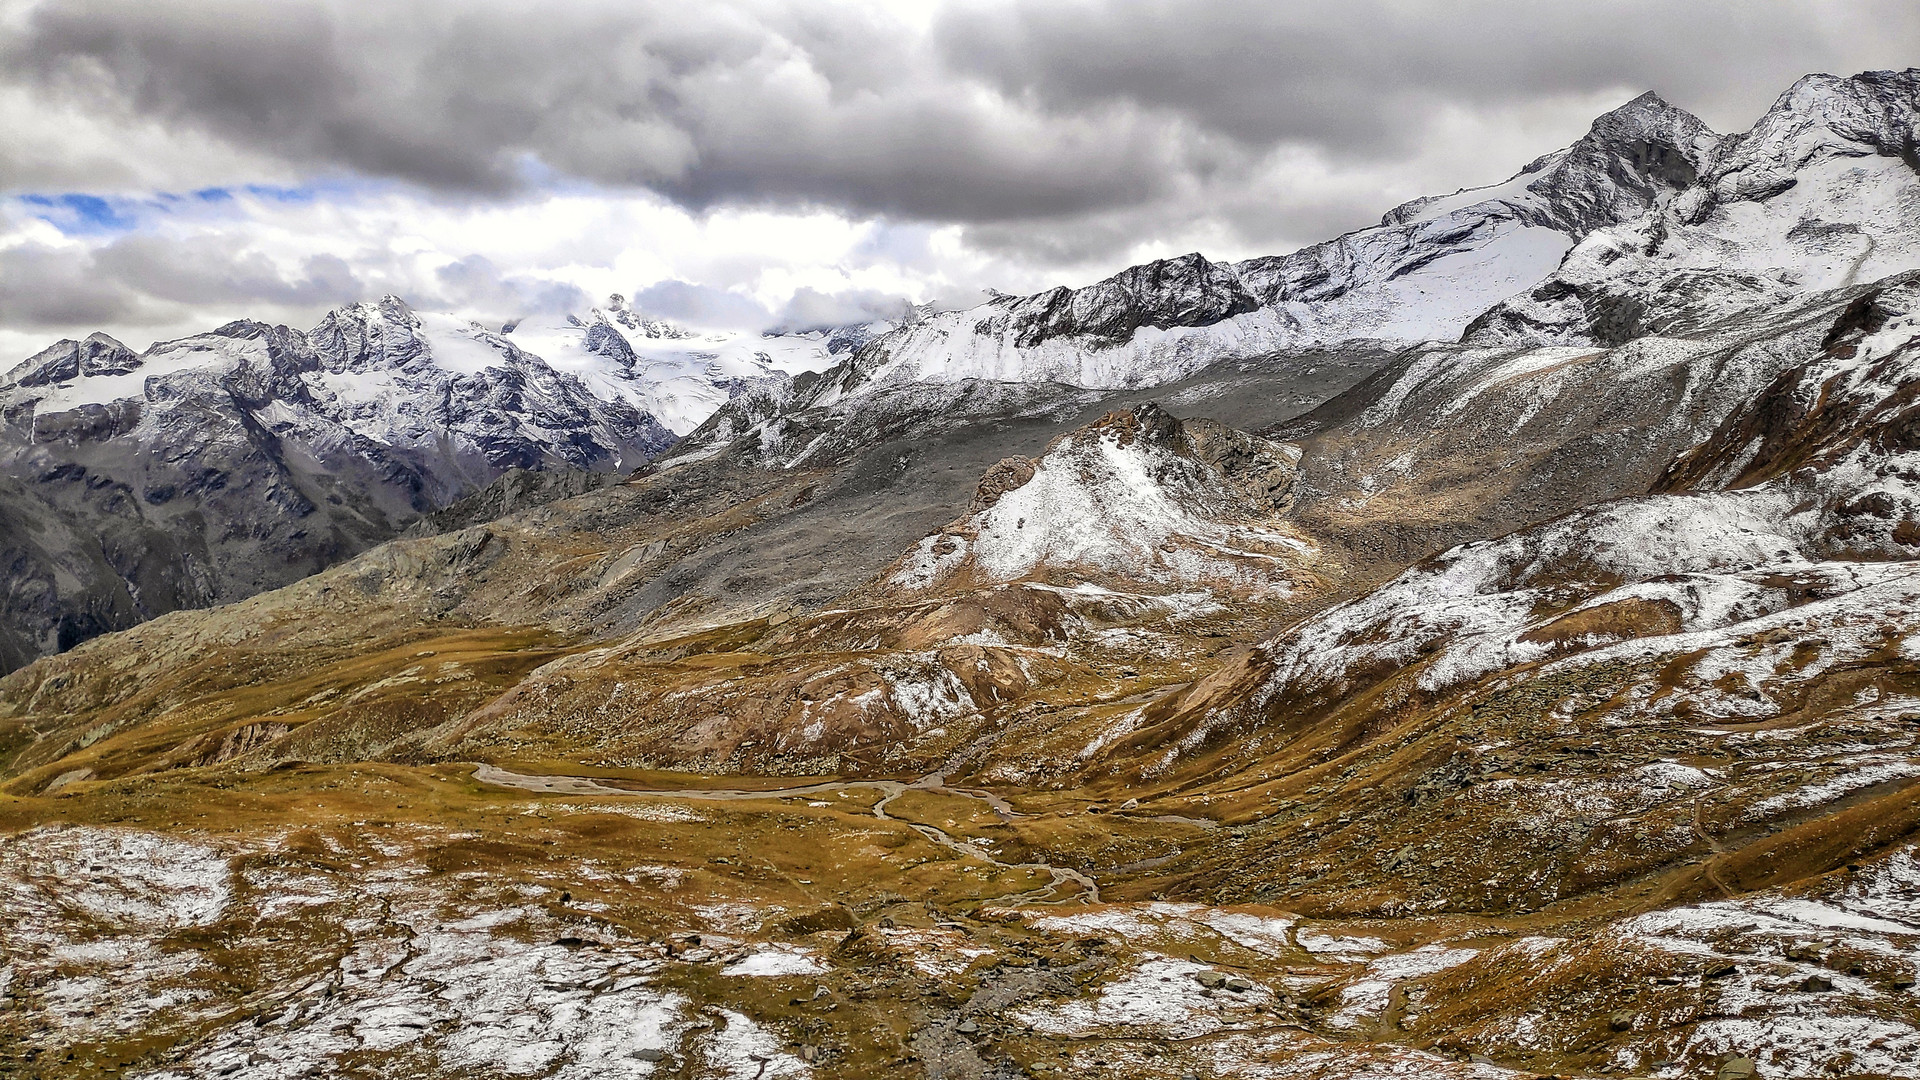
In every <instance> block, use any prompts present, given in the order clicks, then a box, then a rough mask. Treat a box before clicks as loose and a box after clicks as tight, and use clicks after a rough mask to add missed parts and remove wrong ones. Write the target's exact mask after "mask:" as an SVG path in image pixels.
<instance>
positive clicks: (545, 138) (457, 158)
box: [0, 0, 1920, 261]
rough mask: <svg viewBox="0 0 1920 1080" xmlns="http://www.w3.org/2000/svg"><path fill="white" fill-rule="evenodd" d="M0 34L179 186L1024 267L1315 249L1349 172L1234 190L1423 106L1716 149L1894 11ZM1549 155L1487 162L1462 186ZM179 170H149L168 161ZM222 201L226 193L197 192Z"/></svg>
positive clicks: (1395, 137) (3, 64)
mask: <svg viewBox="0 0 1920 1080" xmlns="http://www.w3.org/2000/svg"><path fill="white" fill-rule="evenodd" d="M14 12H15V14H14V15H13V16H12V17H5V11H4V9H0V90H6V91H9V92H12V93H15V94H26V95H28V96H29V99H30V100H32V101H37V102H42V103H45V106H46V109H47V110H48V113H47V114H48V115H52V110H55V109H59V110H65V111H66V112H65V113H63V114H62V115H65V114H67V113H75V114H76V115H79V116H82V117H90V118H94V119H97V120H98V121H99V123H100V124H102V125H105V126H104V127H103V128H102V130H116V129H113V127H112V126H113V125H116V124H117V125H121V128H122V129H125V130H128V131H133V130H142V131H144V130H147V129H148V128H151V127H153V126H154V125H158V127H159V128H160V129H161V130H162V131H163V133H165V132H172V133H177V134H178V135H179V139H180V145H181V146H183V147H185V146H187V145H189V142H188V140H189V139H192V140H199V142H195V143H192V145H195V146H199V145H206V144H208V140H211V144H212V145H218V146H224V147H227V148H229V149H230V150H231V151H232V156H231V157H230V158H229V159H227V160H225V161H224V162H221V161H210V163H209V164H208V165H207V168H208V169H209V170H218V169H221V168H226V169H232V168H234V167H236V166H235V164H234V163H236V162H240V163H247V162H251V163H258V162H262V161H265V162H275V163H279V164H280V165H282V166H284V167H285V168H286V169H287V170H288V171H289V173H290V174H291V175H298V176H309V177H311V176H327V175H332V176H346V177H353V176H361V177H375V178H382V179H397V180H400V181H404V182H407V183H410V184H416V185H420V186H422V187H424V188H426V189H428V190H430V191H436V192H440V193H443V195H445V196H447V197H455V196H457V197H459V198H463V199H470V198H480V199H487V198H493V197H498V196H502V195H506V194H509V193H513V192H518V191H524V190H525V189H527V188H528V187H540V186H543V185H547V184H550V183H555V182H573V181H585V182H588V183H591V184H598V185H606V186H613V187H643V188H647V189H651V190H653V191H657V192H660V193H663V194H665V195H666V196H668V197H670V198H672V199H675V200H677V201H679V202H681V203H682V204H684V205H686V206H689V207H692V208H696V209H697V208H704V207H709V206H714V205H719V204H728V205H738V204H755V205H775V206H788V207H792V206H822V207H828V208H833V209H836V210H839V211H842V212H845V213H848V214H851V215H854V216H874V215H884V216H886V217H888V218H890V219H892V220H895V221H921V222H939V223H962V224H967V225H969V226H973V227H974V231H973V232H972V233H971V237H972V238H973V239H974V240H975V241H976V242H977V243H979V244H980V245H982V246H986V247H990V248H993V249H996V250H999V251H1002V252H1005V253H1011V254H1013V255H1015V256H1017V257H1021V258H1029V259H1037V260H1042V261H1045V260H1049V259H1053V260H1072V259H1085V258H1092V257H1097V256H1098V255H1099V254H1100V253H1102V252H1110V251H1115V250H1120V249H1122V248H1124V247H1125V246H1126V245H1127V244H1128V243H1138V242H1140V241H1141V240H1143V239H1151V238H1152V237H1153V236H1154V235H1157V234H1166V235H1171V232H1172V231H1176V230H1178V229H1180V228H1184V227H1188V226H1190V225H1192V224H1193V223H1194V222H1202V221H1211V222H1215V223H1218V225H1219V226H1220V228H1222V229H1224V230H1226V231H1228V232H1230V233H1233V234H1236V235H1239V236H1242V237H1249V236H1251V237H1259V238H1262V239H1265V238H1269V237H1272V238H1275V239H1276V241H1277V240H1278V238H1282V237H1288V236H1291V237H1293V238H1294V239H1296V240H1308V239H1316V238H1319V237H1320V236H1322V235H1325V233H1326V232H1327V231H1331V230H1333V229H1334V228H1335V227H1351V226H1353V225H1357V224H1361V223H1363V222H1364V221H1365V220H1369V219H1371V218H1372V217H1375V216H1377V215H1378V213H1379V212H1380V211H1382V210H1384V209H1386V206H1385V205H1381V195H1380V192H1381V191H1383V190H1384V188H1385V187H1386V186H1392V185H1388V184H1385V183H1384V182H1382V181H1380V180H1379V178H1378V177H1377V176H1375V177H1373V179H1372V180H1370V181H1367V182H1366V183H1370V184H1372V186H1371V187H1368V186H1366V183H1361V182H1359V181H1356V182H1355V183H1354V184H1352V185H1350V190H1349V191H1346V192H1340V191H1329V190H1322V191H1319V192H1314V193H1304V194H1296V193H1293V192H1289V191H1281V192H1278V193H1274V192H1272V191H1270V189H1268V188H1262V187H1260V184H1261V183H1263V182H1265V181H1264V180H1263V179H1262V178H1263V177H1268V178H1270V176H1271V175H1272V170H1273V160H1274V155H1276V154H1279V153H1283V152H1286V151H1289V150H1303V151H1305V152H1309V153H1311V154H1314V155H1318V158H1319V159H1320V160H1323V161H1326V162H1331V163H1332V166H1331V167H1333V168H1336V169H1337V168H1342V167H1355V168H1361V167H1364V168H1368V169H1377V168H1378V167H1379V166H1380V163H1381V162H1388V163H1391V162H1394V161H1405V160H1410V158H1411V156H1412V155H1414V154H1415V153H1416V151H1420V150H1421V148H1422V147H1424V146H1426V144H1427V143H1428V142H1430V141H1431V139H1432V138H1433V135H1432V132H1433V131H1434V130H1435V123H1436V117H1440V116H1442V115H1443V114H1445V113H1447V112H1449V111H1452V112H1454V113H1459V112H1461V111H1463V110H1464V111H1465V112H1467V113H1469V114H1474V115H1479V116H1482V117H1490V118H1497V117H1499V116H1501V115H1503V113H1502V110H1503V109H1515V108H1522V107H1528V106H1530V105H1535V104H1538V103H1540V102H1543V101H1544V102H1553V101H1572V102H1578V104H1577V106H1569V108H1574V107H1577V108H1579V109H1586V108H1588V107H1589V104H1588V102H1589V101H1590V100H1591V99H1592V98H1593V97H1594V95H1613V94H1617V95H1618V97H1619V99H1620V100H1624V99H1625V98H1626V97H1629V96H1631V95H1632V94H1633V93H1635V92H1637V91H1639V90H1641V89H1645V88H1656V89H1658V90H1660V91H1661V92H1662V93H1663V94H1665V95H1666V96H1668V97H1669V98H1670V99H1671V100H1674V101H1675V102H1676V103H1678V104H1681V105H1683V106H1687V107H1692V108H1694V109H1696V110H1697V111H1701V112H1703V113H1704V114H1705V115H1706V118H1707V119H1708V120H1709V121H1710V122H1711V123H1713V124H1715V125H1716V126H1720V127H1736V128H1737V127H1743V126H1744V125H1745V124H1746V123H1747V122H1749V121H1750V120H1751V119H1752V118H1753V117H1754V116H1756V115H1757V114H1758V113H1759V111H1760V110H1762V109H1763V108H1764V107H1765V105H1766V104H1767V102H1768V101H1769V100H1770V99H1771V98H1772V97H1773V96H1774V95H1775V94H1777V93H1779V92H1780V91H1781V90H1783V89H1785V87H1786V86H1787V85H1788V84H1790V83H1791V82H1792V81H1793V79H1794V78H1796V77H1797V76H1799V75H1801V74H1803V73H1805V72H1808V71H1812V70H1834V71H1841V72H1851V71H1855V70H1859V69H1862V68H1867V67H1875V66H1896V65H1897V66H1905V65H1906V64H1907V63H1909V62H1911V61H1912V59H1913V58H1912V57H1910V56H1905V55H1901V50H1902V49H1903V48H1910V47H1911V43H1912V42H1914V41H1915V40H1920V6H1916V5H1914V4H1912V3H1911V0H1898V2H1895V0H1858V2H1851V3H1809V2H1805V0H1658V2H1656V0H1587V2H1584V3H1579V4H1570V3H1518V2H1512V0H1508V2H1501V3H1494V2H1490V0H1450V2H1440V0H1433V2H1426V3H1421V2H1414V0H1348V2H1345V3H1341V4H1325V3H1318V2H1315V3H1271V2H1242V3H1206V2H1195V0H1182V2H1168V0H1083V2H1073V0H1008V2H1003V3H959V4H954V5H949V6H946V7H943V8H940V9H939V10H938V11H937V13H936V14H934V15H933V16H932V18H931V20H930V21H929V22H926V23H924V24H921V25H915V24H913V23H911V22H910V21H908V20H906V19H903V18H897V17H895V16H893V15H891V14H888V13H887V12H886V11H885V10H883V9H870V8H865V7H859V6H852V7H849V6H844V5H841V6H827V5H822V4H817V3H797V2H794V3H778V2H767V3H745V4H719V3H703V4H689V3H684V2H677V0H676V2H671V3H668V2H665V0H619V2H614V0H599V2H588V3H574V4H552V3H542V4H537V5H536V4H530V3H524V2H510V0H488V2H462V3H452V2H441V3H427V2H423V0H285V2H281V3H275V4H260V3H257V2H251V0H249V2H244V3H243V2H239V0H192V2H188V0H30V2H28V3H26V4H25V5H15V8H14ZM76 110H77V113H76ZM1582 120H1583V117H1582V116H1580V115H1575V114H1569V115H1568V116H1567V117H1566V120H1565V123H1564V124H1563V125H1558V126H1555V127H1554V128H1553V130H1554V131H1555V132H1556V134H1555V136H1554V137H1555V138H1561V139H1570V138H1572V137H1574V136H1577V135H1578V133H1579V129H1580V128H1581V127H1582V126H1584V125H1583V123H1582ZM143 125H144V127H143ZM96 135H97V133H96ZM58 137H59V136H58V133H57V132H56V133H54V134H53V135H48V134H46V133H44V132H41V133H38V134H37V135H36V136H35V138H36V139H37V140H38V141H32V140H24V139H23V140H14V142H16V143H17V144H18V145H19V146H22V147H27V146H28V144H29V142H31V143H32V145H31V148H29V149H22V150H19V151H18V152H17V154H16V152H15V151H11V150H9V148H8V146H9V143H8V142H7V141H0V186H5V187H9V188H12V189H13V190H35V189H38V190H48V189H49V188H50V185H51V184H52V181H53V179H55V178H57V179H59V180H60V181H61V182H62V183H63V184H65V185H66V186H65V187H64V188H52V189H54V190H71V189H78V188H84V184H80V183H75V182H73V178H72V177H70V176H67V175H65V174H62V173H60V172H59V171H58V169H57V168H53V167H51V166H48V165H47V162H48V161H49V160H55V159H58V158H59V156H60V155H58V154H53V155H52V156H51V157H50V156H49V151H48V149H47V140H48V139H54V140H56V141H57V139H58ZM74 139H75V145H76V147H77V146H78V144H79V142H80V137H79V136H78V135H76V136H75V137H74ZM99 141H100V140H99V138H98V137H96V138H94V144H97V143H98V142H99ZM1551 148H1552V147H1551V146H1549V145H1528V146H1527V147H1525V151H1524V152H1523V153H1521V152H1516V151H1518V150H1519V148H1518V147H1510V146H1507V145H1497V146H1492V147H1489V148H1488V150H1487V153H1488V157H1489V160H1488V161H1487V162H1486V163H1485V166H1484V170H1483V171H1481V172H1480V173H1479V174H1478V175H1476V176H1474V177H1472V178H1471V179H1472V180H1474V181H1475V182H1490V181H1493V180H1497V179H1499V178H1500V177H1502V176H1504V175H1506V174H1507V173H1509V172H1511V171H1512V170H1513V169H1514V168H1515V167H1517V166H1518V165H1520V164H1521V163H1522V162H1523V161H1524V160H1525V159H1526V158H1528V157H1531V156H1533V155H1534V154H1537V153H1539V152H1542V151H1545V150H1548V149H1551ZM98 150H99V148H98V146H97V145H90V146H89V153H90V154H92V155H93V156H92V157H91V158H89V160H96V159H97V158H98V156H99V154H98ZM182 154H183V155H184V161H185V164H182V163H181V161H179V160H176V161H174V162H173V163H172V165H171V166H170V167H171V168H173V170H174V172H175V173H178V172H179V171H180V170H181V169H186V170H188V171H191V169H192V168H193V167H194V161H196V160H198V159H197V158H195V157H194V156H193V155H191V154H185V151H182ZM10 155H11V156H10ZM71 156H72V158H73V159H74V160H79V159H80V158H81V157H82V155H81V153H80V151H79V150H78V149H76V150H75V151H74V153H73V154H72V155H71ZM176 156H177V157H178V156H180V155H176ZM1341 163H1347V164H1346V165H1342V164H1341ZM1355 163H1358V164H1357V165H1356V164H1355ZM129 167H130V168H135V169H137V168H138V163H137V162H136V163H134V164H133V165H130V166H129ZM50 168H52V170H53V171H51V172H50V171H49V169H50ZM236 179H239V180H246V179H249V177H245V176H241V177H235V176H230V175H208V176H206V177H204V178H203V180H204V182H205V183H224V182H230V181H233V180H236ZM196 182H198V181H196ZM1396 183H1401V181H1396ZM1336 186H1337V185H1336ZM1363 211H1364V212H1363Z"/></svg>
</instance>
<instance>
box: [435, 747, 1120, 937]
mask: <svg viewBox="0 0 1920 1080" xmlns="http://www.w3.org/2000/svg"><path fill="white" fill-rule="evenodd" d="M473 778H474V779H475V780H477V781H479V782H480V783H483V784H493V785H495V786H497V787H510V788H519V789H520V790H522V791H532V792H538V793H540V794H543V795H620V796H631V797H639V798H656V799H689V800H694V801H699V802H715V801H727V802H732V801H737V800H744V799H786V798H792V797H794V796H801V795H824V794H826V793H827V792H832V791H846V790H848V789H849V788H866V789H868V790H871V791H878V792H882V793H883V795H884V797H883V798H882V799H881V800H880V801H879V802H877V803H874V804H873V816H875V817H877V818H880V819H881V820H883V821H898V822H900V823H901V824H903V825H906V826H907V827H908V828H910V829H913V830H914V831H915V832H918V833H919V834H920V835H922V836H924V837H926V838H927V839H929V840H931V841H933V842H934V843H936V844H939V845H940V846H941V847H944V848H946V849H948V850H949V851H952V852H955V853H957V854H960V855H963V856H967V857H969V858H974V859H979V860H981V861H982V862H986V863H991V864H992V865H994V866H997V867H1000V868H1001V869H1003V870H1043V871H1045V872H1046V873H1047V875H1048V876H1049V878H1050V879H1051V880H1049V881H1048V883H1047V884H1046V885H1045V886H1043V887H1041V888H1038V889H1035V890H1033V891H1032V892H1025V893H1019V894H1017V895H1015V896H1008V897H1003V898H1002V899H1003V900H1004V901H1007V902H1013V903H1030V904H1059V903H1065V902H1066V901H1067V900H1068V899H1072V898H1074V897H1075V896H1077V898H1078V899H1079V901H1080V902H1081V903H1083V904H1097V903H1099V902H1100V884H1099V883H1098V882H1096V881H1094V879H1093V878H1092V877H1090V876H1088V875H1087V874H1085V873H1082V872H1081V871H1079V870H1075V869H1073V868H1072V867H1070V866H1055V865H1053V864H1052V863H1043V862H1029V863H1010V862H1002V861H1000V860H999V859H996V858H994V857H993V855H992V854H991V853H989V852H987V851H986V850H984V849H982V848H981V847H979V846H978V845H977V844H973V843H971V842H969V841H966V840H957V839H955V838H954V837H952V836H949V835H948V834H947V833H946V832H945V831H944V830H942V829H939V828H936V827H934V826H932V825H925V824H922V823H920V822H918V821H907V820H906V819H904V818H894V817H888V816H887V804H888V803H890V802H892V801H893V800H895V799H897V798H899V797H900V796H902V795H905V794H906V793H907V792H909V791H930V792H934V793H937V794H941V795H958V796H960V797H962V798H966V799H975V800H978V801H980V802H983V803H986V804H987V805H988V806H989V807H990V808H992V810H993V812H994V813H996V814H998V815H1000V816H1001V817H1002V818H1005V819H1011V818H1013V817H1016V816H1018V815H1016V814H1015V813H1014V810H1013V807H1012V806H1011V805H1010V804H1008V803H1007V801H1006V800H1005V799H1002V798H1000V797H999V796H998V795H994V794H992V793H991V792H985V791H974V790H971V789H968V788H952V787H948V786H947V783H946V777H945V776H944V775H942V774H940V773H931V774H928V775H926V776H923V777H921V778H920V779H918V780H915V781H914V782H912V783H907V782H906V781H903V780H840V781H833V782H830V783H822V784H805V785H802V786H799V787H786V788H767V789H765V790H760V791H755V790H750V789H746V788H682V789H671V790H670V789H639V788H623V787H613V786H610V785H608V784H603V783H601V782H600V781H598V780H595V779H594V778H593V777H590V776H534V775H529V774H526V773H517V772H512V771H509V770H507V769H502V768H500V767H499V766H498V765H476V766H474V770H473ZM1069 884H1072V885H1076V886H1079V892H1078V893H1077V894H1069V895H1067V896H1061V897H1058V898H1056V899H1046V898H1047V897H1048V896H1051V895H1052V894H1054V893H1057V892H1059V891H1060V890H1061V888H1062V887H1063V886H1066V885H1069Z"/></svg>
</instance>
